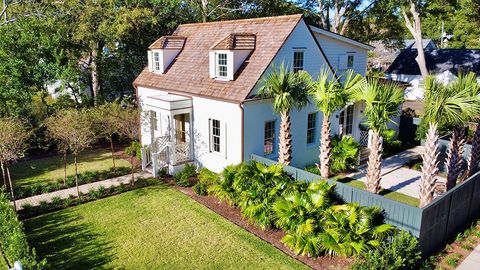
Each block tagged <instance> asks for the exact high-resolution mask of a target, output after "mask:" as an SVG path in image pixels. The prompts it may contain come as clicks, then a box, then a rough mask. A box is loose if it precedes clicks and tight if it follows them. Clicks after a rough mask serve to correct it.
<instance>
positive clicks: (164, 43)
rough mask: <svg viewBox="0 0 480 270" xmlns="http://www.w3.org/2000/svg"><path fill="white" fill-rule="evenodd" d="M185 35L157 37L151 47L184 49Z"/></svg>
mask: <svg viewBox="0 0 480 270" xmlns="http://www.w3.org/2000/svg"><path fill="white" fill-rule="evenodd" d="M185 40H186V38H185V37H181V36H163V37H161V38H159V39H157V40H156V41H155V42H154V43H153V44H152V45H150V47H148V48H149V49H182V48H183V45H184V44H185Z"/></svg>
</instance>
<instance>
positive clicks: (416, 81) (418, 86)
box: [385, 74, 424, 100]
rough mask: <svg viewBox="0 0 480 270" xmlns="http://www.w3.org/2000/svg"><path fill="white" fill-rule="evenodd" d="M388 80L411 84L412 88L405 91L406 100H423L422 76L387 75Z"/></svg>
mask: <svg viewBox="0 0 480 270" xmlns="http://www.w3.org/2000/svg"><path fill="white" fill-rule="evenodd" d="M385 76H386V78H387V79H390V80H394V81H400V82H405V83H409V84H410V86H409V87H407V88H406V89H405V99H406V100H423V97H424V89H423V78H422V76H421V75H408V74H385Z"/></svg>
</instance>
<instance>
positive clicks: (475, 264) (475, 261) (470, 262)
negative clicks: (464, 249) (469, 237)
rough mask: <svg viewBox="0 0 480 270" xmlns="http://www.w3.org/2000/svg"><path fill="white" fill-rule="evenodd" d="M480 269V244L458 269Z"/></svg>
mask: <svg viewBox="0 0 480 270" xmlns="http://www.w3.org/2000/svg"><path fill="white" fill-rule="evenodd" d="M476 269H480V245H479V246H477V247H476V248H475V249H474V250H473V251H472V253H470V255H468V257H467V258H465V260H464V261H463V262H462V263H461V264H460V266H459V267H458V268H457V270H476Z"/></svg>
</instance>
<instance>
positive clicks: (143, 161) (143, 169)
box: [141, 147, 147, 171]
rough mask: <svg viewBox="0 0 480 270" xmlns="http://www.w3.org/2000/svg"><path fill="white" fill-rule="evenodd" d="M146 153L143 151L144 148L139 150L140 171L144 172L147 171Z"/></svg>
mask: <svg viewBox="0 0 480 270" xmlns="http://www.w3.org/2000/svg"><path fill="white" fill-rule="evenodd" d="M146 152H147V151H146V150H145V147H142V148H141V153H142V171H145V170H146V169H147V153H146Z"/></svg>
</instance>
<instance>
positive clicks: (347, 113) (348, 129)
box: [339, 105, 353, 136]
mask: <svg viewBox="0 0 480 270" xmlns="http://www.w3.org/2000/svg"><path fill="white" fill-rule="evenodd" d="M339 118H340V119H339V124H340V125H339V128H340V130H339V134H340V136H346V135H353V105H349V106H347V107H346V108H345V109H344V110H343V111H342V112H341V113H340V117H339Z"/></svg>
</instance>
